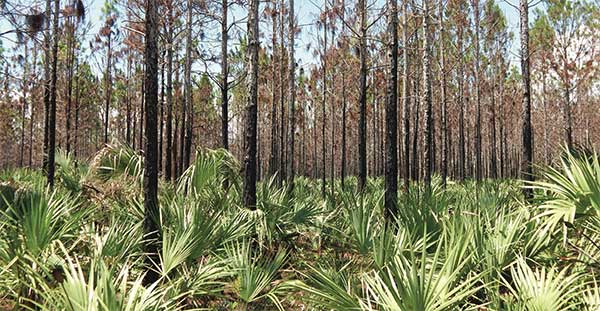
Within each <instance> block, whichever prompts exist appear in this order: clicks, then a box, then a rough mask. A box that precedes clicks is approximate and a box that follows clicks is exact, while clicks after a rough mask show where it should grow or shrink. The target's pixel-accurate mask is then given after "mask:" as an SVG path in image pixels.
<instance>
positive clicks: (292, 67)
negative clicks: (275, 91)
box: [286, 0, 296, 193]
mask: <svg viewBox="0 0 600 311" xmlns="http://www.w3.org/2000/svg"><path fill="white" fill-rule="evenodd" d="M289 5H290V7H289V10H290V11H289V16H288V22H289V23H288V40H289V42H288V65H289V71H288V74H289V77H288V83H289V90H288V92H289V98H288V139H287V140H288V141H287V142H288V148H289V149H288V159H287V174H286V176H287V180H288V185H287V187H288V191H289V192H290V193H292V192H293V190H294V176H295V173H296V172H295V171H294V135H295V133H296V119H295V111H294V110H295V109H296V107H295V105H296V60H295V58H294V36H295V28H296V27H295V21H294V19H295V16H294V0H289Z"/></svg>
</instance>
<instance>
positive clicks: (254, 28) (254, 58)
mask: <svg viewBox="0 0 600 311" xmlns="http://www.w3.org/2000/svg"><path fill="white" fill-rule="evenodd" d="M248 5H249V8H248V48H247V51H246V61H247V70H246V72H247V73H248V75H247V77H246V89H247V91H248V97H247V102H246V124H245V128H244V137H245V139H244V191H243V198H244V206H245V207H246V208H249V209H251V210H255V209H256V149H257V148H256V136H257V131H256V128H257V124H256V123H257V114H258V48H259V41H258V40H259V37H258V36H259V33H258V6H259V0H249V3H248Z"/></svg>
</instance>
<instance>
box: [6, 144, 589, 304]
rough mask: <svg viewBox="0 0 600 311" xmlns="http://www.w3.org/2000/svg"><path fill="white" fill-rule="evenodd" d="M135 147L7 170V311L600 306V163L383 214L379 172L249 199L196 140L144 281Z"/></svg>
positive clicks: (409, 203)
mask: <svg viewBox="0 0 600 311" xmlns="http://www.w3.org/2000/svg"><path fill="white" fill-rule="evenodd" d="M142 161H143V157H142V156H140V155H139V154H137V153H136V152H134V151H133V150H131V149H128V148H126V147H120V146H112V147H106V148H105V149H103V150H101V151H100V152H99V153H98V154H97V155H96V156H95V157H94V158H93V159H92V160H90V161H89V163H76V162H75V161H73V160H72V159H70V158H69V157H68V156H66V155H65V154H60V153H59V154H58V156H57V172H56V178H57V184H56V186H55V188H54V190H53V191H50V190H48V188H47V187H46V186H45V178H44V175H43V173H42V172H41V171H38V170H28V169H17V170H10V171H5V172H3V173H1V174H0V181H1V184H0V192H1V197H2V200H1V201H0V213H1V214H2V215H1V217H0V267H1V270H0V295H1V300H0V301H1V305H0V308H5V309H16V310H26V309H35V310H111V311H112V310H180V309H181V310H189V309H212V310H214V309H216V310H231V309H237V310H276V309H281V310H465V309H475V310H535V311H542V310H548V311H556V310H600V288H599V286H598V283H599V282H600V276H599V275H598V274H599V273H600V214H599V212H600V164H599V161H598V155H597V154H596V153H591V152H587V153H574V152H573V153H569V152H565V153H564V155H563V156H562V157H561V159H560V160H559V161H557V162H556V163H554V164H553V165H552V166H550V167H540V168H539V169H538V176H537V181H536V182H533V183H531V184H526V185H525V186H526V187H531V188H533V190H534V194H535V195H534V199H533V201H532V202H530V203H526V202H524V200H523V199H522V189H521V186H522V183H521V182H520V181H515V180H504V181H491V180H490V181H481V182H479V183H476V182H475V181H465V182H462V183H458V182H452V181H449V182H448V184H447V188H445V189H444V188H443V187H442V183H441V180H440V179H439V178H434V180H433V185H432V187H431V189H430V190H426V189H425V188H423V187H420V186H418V185H417V184H414V185H411V187H410V191H409V192H408V193H401V194H400V196H399V198H398V205H399V206H398V210H399V214H398V217H397V220H393V221H392V220H389V219H385V217H384V213H383V188H384V186H383V179H381V178H374V179H370V180H369V181H368V184H367V187H366V190H365V193H364V194H362V195H361V194H358V192H357V191H356V181H355V180H353V179H349V180H346V182H345V189H342V185H341V182H339V181H336V183H335V184H334V185H331V184H328V185H327V187H328V188H327V189H328V190H327V195H326V196H325V197H323V196H322V195H321V192H320V189H321V186H320V184H319V182H320V181H318V180H311V179H307V178H303V177H299V178H297V179H296V181H295V187H294V192H293V194H289V193H287V191H286V190H285V189H284V188H282V187H279V186H278V185H277V182H276V178H272V179H270V180H263V181H262V183H260V184H259V185H258V189H257V201H258V203H257V209H256V210H249V209H246V208H244V207H243V203H242V199H241V195H240V193H241V177H240V175H239V172H240V165H239V163H238V162H237V161H236V160H235V158H234V157H233V156H231V155H230V154H229V153H227V152H225V151H223V150H202V151H198V153H197V156H196V158H195V160H194V162H193V163H191V165H190V168H189V169H188V170H187V171H186V172H185V173H184V174H183V175H182V177H181V178H180V179H179V180H178V182H177V183H169V182H164V181H160V184H159V202H160V219H159V223H160V231H161V232H160V237H161V241H160V245H161V248H160V249H161V251H160V254H159V257H158V258H159V262H156V263H155V265H154V266H153V267H151V268H152V269H156V270H157V271H158V273H159V275H160V279H159V280H158V281H157V282H155V283H153V284H151V285H150V286H142V279H143V277H144V274H145V273H146V271H147V269H148V267H147V265H146V263H145V260H146V255H145V254H144V252H143V249H144V247H143V246H144V243H148V239H147V238H146V237H145V236H144V234H143V219H144V213H143V194H142V184H143V180H142V179H143V167H144V166H143V163H142Z"/></svg>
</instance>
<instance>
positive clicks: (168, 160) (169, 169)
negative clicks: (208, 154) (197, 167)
mask: <svg viewBox="0 0 600 311" xmlns="http://www.w3.org/2000/svg"><path fill="white" fill-rule="evenodd" d="M148 1H149V0H148ZM169 7H170V6H169ZM168 10H169V12H168V18H167V40H166V41H167V42H166V43H167V116H166V118H167V124H166V126H165V127H166V128H165V130H166V134H165V136H166V137H165V138H166V139H167V142H166V146H165V153H166V155H165V180H172V178H173V176H174V174H173V166H172V163H173V157H172V156H173V150H172V148H173V12H172V11H173V10H172V9H171V8H169V9H168Z"/></svg>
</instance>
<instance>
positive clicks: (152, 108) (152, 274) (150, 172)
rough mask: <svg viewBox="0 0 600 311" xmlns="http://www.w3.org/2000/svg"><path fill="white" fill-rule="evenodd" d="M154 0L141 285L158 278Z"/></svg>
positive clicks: (149, 19) (153, 5)
mask: <svg viewBox="0 0 600 311" xmlns="http://www.w3.org/2000/svg"><path fill="white" fill-rule="evenodd" d="M157 5H158V2H157V1H153V0H146V22H145V24H146V29H145V48H144V60H145V65H146V72H145V75H144V85H145V91H146V92H145V94H144V97H145V102H146V111H145V112H146V115H145V117H146V118H145V121H146V123H145V131H144V133H145V138H146V144H145V148H144V156H145V158H144V231H145V234H146V235H147V239H148V242H147V245H146V249H145V251H146V253H147V254H148V255H147V256H146V260H145V262H146V265H147V269H148V270H147V272H146V275H145V277H144V285H146V286H147V285H149V284H152V283H153V282H155V281H156V280H158V277H159V275H158V272H157V270H156V267H155V265H156V264H157V263H158V253H159V247H160V246H159V230H158V229H159V227H158V221H159V220H158V218H159V207H158V150H157V147H158V139H157V138H158V137H157V135H158V134H157V106H158V47H157V37H158V35H157V32H158V29H157V28H158V25H157V24H158V16H157V15H158V12H157Z"/></svg>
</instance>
